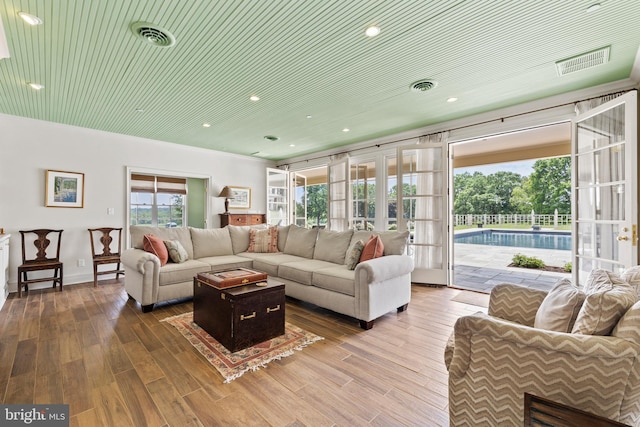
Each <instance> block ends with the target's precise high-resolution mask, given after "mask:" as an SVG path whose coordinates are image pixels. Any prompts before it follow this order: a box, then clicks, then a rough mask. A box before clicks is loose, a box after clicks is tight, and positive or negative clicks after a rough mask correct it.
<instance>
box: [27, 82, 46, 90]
mask: <svg viewBox="0 0 640 427" xmlns="http://www.w3.org/2000/svg"><path fill="white" fill-rule="evenodd" d="M29 86H31V88H32V89H35V90H40V89H44V86H43V85H41V84H40V83H29Z"/></svg>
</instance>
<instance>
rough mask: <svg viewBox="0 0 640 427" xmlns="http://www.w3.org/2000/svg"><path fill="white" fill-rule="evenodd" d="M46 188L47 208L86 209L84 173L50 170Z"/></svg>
mask: <svg viewBox="0 0 640 427" xmlns="http://www.w3.org/2000/svg"><path fill="white" fill-rule="evenodd" d="M45 188H46V194H45V206H47V207H53V208H82V207H84V174H83V173H77V172H64V171H54V170H48V171H47V176H46V181H45Z"/></svg>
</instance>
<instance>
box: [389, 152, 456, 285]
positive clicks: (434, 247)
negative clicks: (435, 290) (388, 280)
mask: <svg viewBox="0 0 640 427" xmlns="http://www.w3.org/2000/svg"><path fill="white" fill-rule="evenodd" d="M447 171H448V168H447V144H446V142H423V143H421V144H420V145H418V146H416V145H414V146H411V147H400V148H398V184H397V189H398V190H397V192H398V230H400V231H405V230H408V231H409V233H410V240H409V246H408V248H409V255H412V256H413V260H414V264H415V269H414V271H413V273H412V275H411V281H412V282H417V283H429V284H433V285H447V280H448V265H447V262H448V255H447V253H448V252H447V251H448V247H447V224H448V218H449V217H448V214H447V202H448V201H447V179H448V174H447Z"/></svg>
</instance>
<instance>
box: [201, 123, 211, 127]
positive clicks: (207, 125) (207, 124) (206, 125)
mask: <svg viewBox="0 0 640 427" xmlns="http://www.w3.org/2000/svg"><path fill="white" fill-rule="evenodd" d="M202 127H203V128H210V127H211V124H209V123H203V124H202Z"/></svg>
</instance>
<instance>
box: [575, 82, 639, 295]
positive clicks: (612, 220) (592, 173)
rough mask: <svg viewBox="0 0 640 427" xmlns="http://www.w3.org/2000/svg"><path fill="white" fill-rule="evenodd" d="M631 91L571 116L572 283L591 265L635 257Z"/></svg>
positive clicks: (618, 265)
mask: <svg viewBox="0 0 640 427" xmlns="http://www.w3.org/2000/svg"><path fill="white" fill-rule="evenodd" d="M637 102H638V101H637V92H636V91H632V92H629V93H627V94H625V95H622V96H620V97H618V98H616V99H614V100H612V101H609V102H607V103H605V104H602V105H600V106H599V107H596V108H594V109H592V110H590V111H587V112H586V113H583V114H581V115H579V116H577V117H576V118H575V120H574V124H573V138H572V160H573V161H572V164H573V185H572V187H573V198H572V199H573V213H574V221H573V236H574V239H573V241H574V243H573V245H574V260H573V274H574V280H575V283H582V284H583V283H584V282H585V280H586V278H587V276H588V274H589V272H590V271H591V270H592V269H596V268H603V269H607V270H611V271H616V272H620V271H622V270H624V269H625V268H628V267H631V266H633V265H636V264H637V262H638V243H637V242H638V231H637V222H638V221H637V219H638V204H637V201H638V173H637V161H638V151H637V131H638V129H637V119H638V116H637V114H638V113H637Z"/></svg>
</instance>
